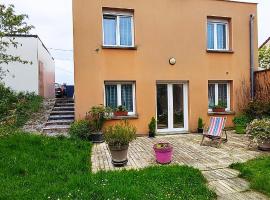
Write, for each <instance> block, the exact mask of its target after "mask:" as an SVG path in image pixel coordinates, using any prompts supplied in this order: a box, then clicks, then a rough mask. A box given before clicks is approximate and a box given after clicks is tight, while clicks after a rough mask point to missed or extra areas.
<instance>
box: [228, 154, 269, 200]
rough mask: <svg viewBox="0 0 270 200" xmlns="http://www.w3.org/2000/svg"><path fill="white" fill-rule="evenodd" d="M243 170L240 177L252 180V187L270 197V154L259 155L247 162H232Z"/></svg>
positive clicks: (235, 166) (238, 168) (235, 167)
mask: <svg viewBox="0 0 270 200" xmlns="http://www.w3.org/2000/svg"><path fill="white" fill-rule="evenodd" d="M231 168H233V169H236V170H239V171H240V172H241V174H240V177H242V178H245V179H247V180H248V181H249V182H250V187H251V188H252V189H254V190H257V191H259V192H262V193H265V194H266V195H268V197H270V156H265V157H259V158H256V159H253V160H250V161H248V162H246V163H236V164H232V165H231Z"/></svg>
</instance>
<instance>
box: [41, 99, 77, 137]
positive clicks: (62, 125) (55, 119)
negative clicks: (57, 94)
mask: <svg viewBox="0 0 270 200" xmlns="http://www.w3.org/2000/svg"><path fill="white" fill-rule="evenodd" d="M72 122H74V100H73V99H72V98H59V99H56V100H55V105H54V107H53V109H52V111H51V113H50V116H49V118H48V121H47V122H46V124H45V126H44V128H43V133H45V134H47V135H59V134H67V132H68V129H69V127H70V124H71V123H72Z"/></svg>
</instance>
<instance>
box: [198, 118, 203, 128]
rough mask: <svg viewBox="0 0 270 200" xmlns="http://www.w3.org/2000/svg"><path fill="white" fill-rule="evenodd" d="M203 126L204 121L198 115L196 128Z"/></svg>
mask: <svg viewBox="0 0 270 200" xmlns="http://www.w3.org/2000/svg"><path fill="white" fill-rule="evenodd" d="M203 127H204V123H203V119H202V118H201V117H199V119H198V128H200V129H201V128H203Z"/></svg>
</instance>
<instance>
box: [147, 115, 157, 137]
mask: <svg viewBox="0 0 270 200" xmlns="http://www.w3.org/2000/svg"><path fill="white" fill-rule="evenodd" d="M156 124H157V121H156V119H155V118H154V117H152V119H151V121H150V123H149V124H148V129H149V134H152V135H153V136H155V135H156Z"/></svg>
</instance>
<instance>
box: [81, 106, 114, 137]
mask: <svg viewBox="0 0 270 200" xmlns="http://www.w3.org/2000/svg"><path fill="white" fill-rule="evenodd" d="M111 113H112V109H111V108H109V107H105V106H103V105H99V106H93V107H92V108H91V109H90V111H89V112H88V113H87V115H86V119H88V120H90V123H91V127H92V128H93V131H95V132H100V131H101V130H102V128H103V125H104V123H105V121H106V120H107V119H109V118H110V117H111Z"/></svg>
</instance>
